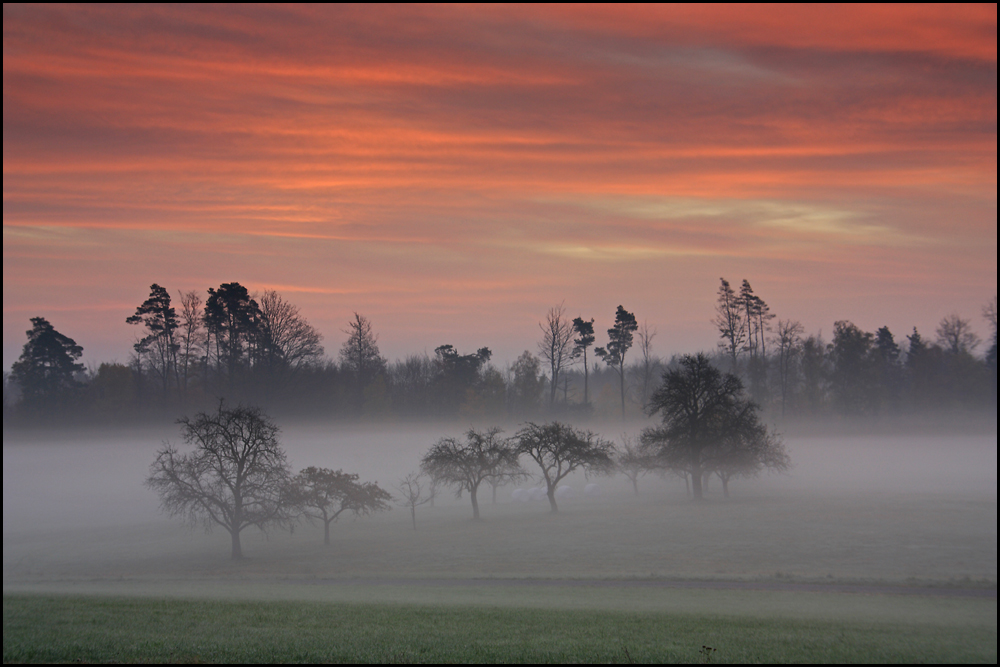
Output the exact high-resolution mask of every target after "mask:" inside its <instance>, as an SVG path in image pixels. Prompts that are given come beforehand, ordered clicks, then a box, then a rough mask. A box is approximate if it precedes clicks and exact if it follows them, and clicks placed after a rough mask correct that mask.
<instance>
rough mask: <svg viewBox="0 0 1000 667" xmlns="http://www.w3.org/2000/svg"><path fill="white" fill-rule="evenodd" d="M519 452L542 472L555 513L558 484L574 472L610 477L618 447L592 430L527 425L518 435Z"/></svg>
mask: <svg viewBox="0 0 1000 667" xmlns="http://www.w3.org/2000/svg"><path fill="white" fill-rule="evenodd" d="M516 440H517V450H518V452H519V453H520V454H526V455H527V456H528V457H529V458H530V459H531V460H532V461H534V462H535V463H536V464H537V465H538V467H539V468H541V471H542V479H544V480H545V493H546V495H547V496H548V498H549V507H550V508H551V510H552V512H553V513H555V512H558V511H559V506H558V505H557V504H556V489H557V488H559V482H560V481H562V480H563V479H564V478H565V477H566V476H567V475H569V474H570V473H571V472H573V471H574V470H584V471H587V472H589V473H596V474H608V473H610V472H611V471H612V470H614V458H613V456H614V452H615V446H614V445H613V444H612V443H610V442H608V441H607V440H604V439H602V438H600V437H598V436H597V435H596V434H595V433H593V432H592V431H583V430H579V429H575V428H573V427H571V426H569V425H568V424H561V423H559V422H552V423H550V424H543V425H538V424H532V423H528V424H527V425H526V426H525V427H524V428H522V429H521V430H520V431H518V432H517V435H516Z"/></svg>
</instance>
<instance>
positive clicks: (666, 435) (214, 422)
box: [146, 355, 789, 559]
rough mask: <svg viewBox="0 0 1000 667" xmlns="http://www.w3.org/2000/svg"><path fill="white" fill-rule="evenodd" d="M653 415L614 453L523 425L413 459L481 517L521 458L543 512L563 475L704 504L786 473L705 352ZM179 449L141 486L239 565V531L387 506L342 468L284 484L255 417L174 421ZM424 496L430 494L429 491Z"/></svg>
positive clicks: (664, 388) (588, 436)
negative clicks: (679, 483)
mask: <svg viewBox="0 0 1000 667" xmlns="http://www.w3.org/2000/svg"><path fill="white" fill-rule="evenodd" d="M650 411H651V414H659V415H660V416H661V418H662V424H661V425H660V426H658V427H654V428H647V429H645V430H644V431H643V433H642V437H641V445H640V447H639V448H637V449H636V448H633V447H631V446H630V445H629V443H626V446H625V448H624V449H618V448H617V447H615V445H614V444H612V443H611V442H609V441H608V440H605V439H604V438H602V437H600V436H599V435H597V434H596V433H594V432H593V431H588V430H582V429H577V428H574V427H572V426H570V425H568V424H564V423H560V422H550V423H547V424H535V423H530V422H529V423H527V424H525V425H524V426H523V427H522V428H521V429H520V430H519V431H518V432H517V433H516V435H515V436H514V437H512V438H506V437H504V436H503V431H502V429H500V428H499V427H492V428H488V429H484V430H477V429H470V430H469V431H468V432H466V434H465V437H464V439H461V438H442V439H441V440H439V441H438V442H437V443H436V444H434V445H433V446H432V447H431V448H430V450H429V451H428V452H427V453H426V454H425V455H424V457H423V459H422V460H421V472H422V473H423V474H424V475H426V476H427V478H429V479H430V480H431V484H430V487H431V489H432V488H433V487H434V486H437V485H445V486H451V487H453V488H454V489H455V490H456V492H457V495H458V496H459V497H461V495H462V493H468V495H469V498H470V499H471V501H472V514H473V518H474V519H479V499H478V493H479V490H480V488H481V487H482V485H483V484H484V483H485V484H489V485H490V486H492V487H493V491H494V495H493V499H494V502H495V500H496V489H497V488H498V487H499V486H503V485H504V484H508V483H512V482H518V481H520V480H524V479H527V478H529V477H531V474H530V473H529V472H528V470H526V469H525V468H523V467H522V466H521V463H520V459H521V457H526V458H527V459H528V460H530V461H531V462H532V463H533V464H534V465H535V466H536V467H537V469H538V471H539V477H540V479H541V481H542V482H543V483H544V485H545V492H546V496H547V498H548V501H549V505H550V508H551V511H552V512H553V513H555V512H557V511H558V509H559V508H558V504H557V490H558V488H559V485H560V483H561V482H562V481H563V480H565V479H566V477H567V476H569V475H570V474H572V473H574V472H576V471H578V470H582V471H584V472H586V473H587V474H590V475H610V474H613V473H614V472H616V471H622V472H625V473H626V474H627V475H628V476H629V478H630V479H631V480H632V483H633V486H634V488H635V489H636V493H638V487H637V486H636V479H637V477H638V475H640V474H643V473H645V472H652V471H661V472H662V471H671V472H674V473H678V474H681V475H683V476H684V477H685V478H686V479H690V481H691V488H692V495H693V497H694V498H695V499H696V500H700V499H701V498H702V480H703V478H706V477H707V476H709V475H713V474H714V475H717V476H718V477H719V478H720V479H721V480H722V483H723V488H724V490H725V494H726V496H727V497H728V495H729V489H728V483H729V480H730V479H732V478H733V477H740V476H744V477H746V476H755V475H757V474H759V473H760V472H761V471H763V470H767V469H770V470H776V471H784V470H786V469H787V468H788V465H789V461H788V455H787V453H786V452H785V449H784V445H783V444H782V443H781V440H780V439H779V438H778V437H777V436H775V435H774V434H772V433H770V432H768V430H767V429H766V428H765V427H764V426H763V425H762V424H761V423H760V421H759V419H758V414H757V407H756V405H754V404H753V403H752V402H750V401H749V400H748V399H747V398H746V397H745V395H744V391H743V385H742V383H741V382H740V380H739V379H738V378H737V377H736V376H734V375H731V374H723V373H721V372H720V371H718V370H717V369H716V368H715V367H714V366H712V364H711V363H710V361H709V359H708V358H707V357H705V356H704V355H698V356H694V357H691V356H688V357H684V358H683V359H682V360H681V363H680V366H679V368H678V369H676V370H672V371H668V372H667V373H665V374H664V375H663V381H662V384H661V385H660V387H659V388H658V389H657V390H656V391H655V392H654V394H653V401H652V403H651V408H650ZM180 425H181V431H182V435H183V439H184V442H185V443H186V444H188V445H192V446H193V447H194V451H192V452H189V453H180V452H179V451H178V450H177V449H176V448H175V447H174V446H172V445H170V444H166V445H164V447H163V448H162V449H161V450H160V451H159V452H158V453H157V456H156V460H155V461H154V462H153V464H152V466H151V467H150V473H149V476H148V477H147V479H146V485H147V486H148V487H149V488H151V489H153V490H154V491H156V492H157V493H158V494H159V496H160V501H161V505H162V507H163V508H164V509H165V510H166V511H167V512H169V513H170V514H171V515H174V516H180V517H183V518H184V519H186V520H187V521H189V522H191V523H196V524H197V523H200V524H204V525H205V526H207V527H213V526H221V527H222V528H224V529H225V530H226V531H227V532H228V533H229V535H230V538H231V545H232V547H231V549H232V550H231V555H232V557H233V558H234V559H238V558H241V557H242V554H243V552H242V547H241V543H240V534H241V533H242V531H243V530H244V529H245V528H247V527H249V526H257V527H258V528H261V529H266V528H267V527H268V526H270V525H275V524H278V525H292V524H294V523H295V522H296V521H299V520H302V519H305V520H310V521H317V522H319V523H321V524H322V525H323V528H324V542H325V543H326V544H329V543H330V525H331V524H332V523H333V522H335V521H336V520H337V519H338V518H339V517H340V516H341V515H343V514H344V513H353V514H355V515H366V514H370V513H372V512H379V511H384V510H387V509H389V502H390V501H391V500H392V499H393V497H392V496H391V495H390V494H389V493H388V492H387V491H385V490H384V489H382V488H380V487H379V486H378V484H376V483H374V482H365V483H362V482H359V481H358V476H357V475H353V474H349V473H344V472H342V471H340V470H336V471H334V470H329V469H323V468H316V467H308V468H305V469H304V470H302V471H301V472H299V474H298V475H295V476H292V475H291V473H290V470H289V466H288V463H287V459H286V456H285V452H284V450H283V448H282V447H281V445H280V444H279V442H278V428H277V426H276V425H275V424H274V423H273V422H272V421H271V420H270V419H268V418H267V417H266V416H265V415H264V414H263V412H262V411H261V410H260V409H259V408H249V407H243V406H240V407H237V408H235V409H227V408H226V407H225V405H224V404H223V403H221V402H220V404H219V406H218V409H217V410H216V411H215V412H213V413H211V414H208V413H200V414H198V415H197V416H196V417H195V418H194V419H189V418H184V419H182V420H180ZM425 489H427V487H422V486H421V481H420V479H419V476H418V475H416V474H414V475H409V476H407V477H406V478H404V479H403V480H401V481H400V483H399V485H398V486H397V490H398V492H399V494H400V496H399V500H400V502H401V504H403V505H405V506H407V507H409V508H410V510H411V516H412V519H413V524H414V528H415V527H416V508H417V507H418V506H419V505H421V504H423V503H425V502H428V501H430V500H431V499H432V497H433V495H429V494H425ZM432 493H433V492H432Z"/></svg>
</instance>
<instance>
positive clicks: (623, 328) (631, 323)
mask: <svg viewBox="0 0 1000 667" xmlns="http://www.w3.org/2000/svg"><path fill="white" fill-rule="evenodd" d="M638 328H639V323H638V322H637V321H636V319H635V315H633V314H632V313H630V312H628V311H627V310H625V309H624V308H622V307H621V306H618V311H617V312H616V313H615V324H614V326H613V327H611V328H610V329H608V346H607V347H606V348H603V347H599V348H597V349H596V350H594V354H596V355H597V356H598V357H600V358H601V359H602V360H603V361H604V363H606V364H607V365H608V366H611V367H612V368H613V369H615V372H616V373H618V379H619V380H620V381H621V396H622V420H623V421H624V419H625V353H626V352H628V350H629V348H630V347H632V334H633V333H634V332H635V330H636V329H638Z"/></svg>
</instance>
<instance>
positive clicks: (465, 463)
mask: <svg viewBox="0 0 1000 667" xmlns="http://www.w3.org/2000/svg"><path fill="white" fill-rule="evenodd" d="M502 434H503V431H502V430H501V429H499V428H497V427H493V428H489V429H486V430H484V431H477V430H475V429H469V431H467V432H466V434H465V441H464V442H463V441H461V440H459V439H457V438H441V440H439V441H438V442H437V444H435V445H434V446H432V447H431V449H430V451H428V452H427V454H425V455H424V458H423V459H422V460H421V462H420V468H421V470H423V472H424V473H426V474H427V475H428V476H429V477H432V478H433V479H436V480H438V481H440V482H442V483H444V484H449V485H452V486H455V487H457V493H456V495H457V496H459V497H461V495H462V492H463V491H468V492H469V498H470V499H471V500H472V518H473V519H479V499H478V495H477V494H478V492H479V486H480V484H482V483H483V482H487V483H489V481H490V480H501V479H503V478H505V477H506V478H516V477H520V476H521V475H523V471H522V470H521V468H520V466H518V465H517V449H516V448H515V447H514V445H512V444H511V442H510V441H509V440H508V439H507V438H504V437H503V436H502Z"/></svg>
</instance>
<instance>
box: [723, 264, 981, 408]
mask: <svg viewBox="0 0 1000 667" xmlns="http://www.w3.org/2000/svg"><path fill="white" fill-rule="evenodd" d="M996 312H997V303H996V297H994V298H993V300H992V301H991V302H990V303H989V304H987V305H986V306H985V307H984V308H983V317H984V319H985V320H986V322H987V324H988V325H989V326H990V328H991V329H992V336H991V340H990V341H988V349H987V351H986V354H985V355H984V356H983V357H978V358H977V357H976V356H974V353H975V351H976V349H977V348H978V347H979V346H980V345H981V344H982V341H981V340H980V339H979V337H978V336H977V335H976V334H975V333H974V332H973V330H972V325H971V323H970V321H969V320H967V319H964V318H962V317H959V316H958V315H957V314H951V315H949V316H947V317H945V318H943V319H942V320H941V321H940V323H939V325H938V328H937V330H936V332H935V334H936V335H935V338H934V340H928V339H925V338H924V337H923V336H922V335H921V334H920V333H919V332H918V331H917V329H916V328H915V327H914V329H913V332H912V334H910V335H908V336H906V342H905V343H903V344H901V343H900V341H898V340H897V338H896V336H895V335H894V334H893V333H892V332H891V331H890V330H889V328H888V327H886V326H883V327H880V328H879V329H878V330H877V331H875V332H867V331H864V330H862V329H861V328H859V327H858V326H856V325H855V324H854V323H853V322H850V321H848V320H839V321H837V322H835V323H834V326H833V339H832V341H830V342H829V343H826V341H824V339H823V337H822V335H820V334H815V335H808V336H807V335H806V334H805V329H804V327H803V326H802V324H801V323H800V322H798V321H796V320H792V319H787V320H783V319H777V322H774V320H775V319H776V317H775V315H774V314H773V313H771V311H770V308H769V307H768V305H767V303H766V302H765V301H764V300H763V299H762V298H760V296H758V295H756V294H755V293H754V291H753V288H752V287H751V286H750V283H749V282H748V281H746V280H744V281H743V284H742V286H741V288H740V290H739V292H738V293H737V292H736V291H735V290H734V289H733V288H732V287H731V286H730V284H729V282H728V281H726V280H725V279H724V278H723V279H721V284H720V287H719V290H718V295H717V302H716V317H715V320H714V323H715V324H716V326H717V327H718V330H719V335H720V342H719V345H718V350H719V354H720V356H721V357H722V358H724V359H725V363H721V361H722V360H721V359H720V360H719V361H720V364H719V365H720V366H724V367H728V369H729V371H730V372H732V373H734V374H738V375H740V376H741V377H742V378H744V379H745V381H746V382H747V384H748V386H749V388H750V393H751V396H752V397H753V398H754V400H755V401H756V402H757V403H759V404H760V405H762V406H765V408H767V409H768V410H769V412H772V413H774V414H779V415H781V416H782V417H785V416H786V415H787V414H788V413H793V414H796V415H800V416H807V417H815V416H819V415H823V414H828V413H835V414H840V415H855V416H856V415H881V414H894V413H895V414H899V413H907V412H917V411H927V410H929V409H930V410H941V409H951V408H959V407H961V408H966V409H981V408H989V409H995V408H996V389H997V364H996V362H997V318H996Z"/></svg>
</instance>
